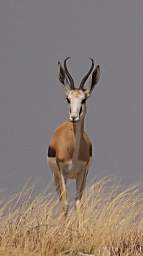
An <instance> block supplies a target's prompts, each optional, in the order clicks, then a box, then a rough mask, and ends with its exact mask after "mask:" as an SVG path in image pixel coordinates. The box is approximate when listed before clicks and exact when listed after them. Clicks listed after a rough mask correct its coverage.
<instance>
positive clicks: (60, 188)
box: [48, 159, 68, 216]
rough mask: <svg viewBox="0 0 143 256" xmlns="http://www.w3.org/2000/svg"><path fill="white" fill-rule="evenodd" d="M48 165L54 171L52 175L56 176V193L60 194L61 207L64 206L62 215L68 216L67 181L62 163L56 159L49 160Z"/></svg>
mask: <svg viewBox="0 0 143 256" xmlns="http://www.w3.org/2000/svg"><path fill="white" fill-rule="evenodd" d="M48 163H49V166H50V168H51V169H52V173H53V176H54V181H55V185H56V191H57V193H58V196H59V199H60V202H61V206H62V214H64V215H65V216H66V215H67V212H68V202H67V191H66V179H65V177H64V175H63V172H62V168H61V166H60V163H59V162H58V161H57V160H56V159H49V160H48Z"/></svg>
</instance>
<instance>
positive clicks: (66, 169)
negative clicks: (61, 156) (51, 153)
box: [61, 160, 87, 178]
mask: <svg viewBox="0 0 143 256" xmlns="http://www.w3.org/2000/svg"><path fill="white" fill-rule="evenodd" d="M86 164H87V162H85V161H79V160H78V161H77V162H76V163H74V162H73V161H72V160H69V161H67V162H65V163H62V164H61V165H62V166H61V167H62V170H63V174H64V176H65V177H67V178H76V176H77V175H78V174H79V173H80V172H81V171H82V170H84V169H85V168H86Z"/></svg>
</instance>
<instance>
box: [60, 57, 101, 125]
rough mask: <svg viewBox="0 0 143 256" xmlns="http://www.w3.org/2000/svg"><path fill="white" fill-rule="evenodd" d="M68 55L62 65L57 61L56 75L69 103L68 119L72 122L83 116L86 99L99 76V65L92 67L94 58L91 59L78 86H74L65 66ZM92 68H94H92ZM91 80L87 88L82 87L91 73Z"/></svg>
mask: <svg viewBox="0 0 143 256" xmlns="http://www.w3.org/2000/svg"><path fill="white" fill-rule="evenodd" d="M68 59H70V57H67V58H66V59H65V60H64V65H63V66H62V65H61V63H60V62H58V68H59V70H58V75H59V80H60V82H61V83H62V84H63V85H64V89H65V94H66V99H67V102H68V103H69V105H70V112H69V119H70V121H72V122H77V121H79V120H80V119H81V118H83V117H84V116H85V114H86V100H87V98H89V96H90V95H91V93H92V91H93V89H94V87H95V85H96V84H97V82H98V81H99V78H100V66H99V65H97V66H96V67H95V69H94V60H93V59H91V58H90V60H91V67H90V69H89V71H88V72H87V74H86V75H85V76H84V77H83V79H82V80H81V83H80V85H79V87H78V88H75V86H74V80H73V78H72V76H71V75H70V73H69V71H68V68H67V60H68ZM93 69H94V70H93ZM92 71H93V72H92ZM91 73H92V76H91V82H90V86H89V88H86V89H85V88H84V85H85V83H86V81H87V79H88V78H89V76H90V75H91Z"/></svg>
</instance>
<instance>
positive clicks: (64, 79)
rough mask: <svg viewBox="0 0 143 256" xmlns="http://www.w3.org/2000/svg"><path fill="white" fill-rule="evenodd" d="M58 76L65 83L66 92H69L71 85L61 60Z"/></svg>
mask: <svg viewBox="0 0 143 256" xmlns="http://www.w3.org/2000/svg"><path fill="white" fill-rule="evenodd" d="M58 77H59V80H60V82H61V83H62V84H63V85H64V89H65V92H66V94H68V93H69V91H70V86H69V84H68V80H67V77H66V74H65V70H64V68H63V67H62V65H61V63H60V62H58Z"/></svg>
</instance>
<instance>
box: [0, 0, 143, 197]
mask: <svg viewBox="0 0 143 256" xmlns="http://www.w3.org/2000/svg"><path fill="white" fill-rule="evenodd" d="M142 11H143V1H142V0H136V1H133V0H120V1H117V0H89V1H86V0H72V1H68V0H59V1H57V0H40V1H38V0H1V1H0V191H4V192H6V193H7V192H14V191H17V190H19V189H20V188H21V187H22V186H23V185H24V184H25V183H26V182H27V180H28V179H29V178H31V179H32V180H34V181H37V182H38V184H39V186H40V187H41V188H42V187H44V186H45V185H46V184H49V183H50V182H51V181H52V175H51V172H50V170H49V168H48V167H47V161H46V156H47V148H48V144H49V141H50V138H51V136H52V134H53V131H54V129H55V128H56V127H57V126H58V125H59V124H60V123H61V122H62V121H63V120H65V119H66V118H68V106H67V103H66V100H65V95H64V90H63V88H62V85H61V84H60V82H59V81H58V76H57V63H58V61H59V60H60V61H61V62H63V60H64V59H65V57H67V56H70V57H71V60H70V63H69V70H70V72H71V74H72V76H73V77H74V80H75V81H76V84H77V86H78V84H79V83H80V81H81V79H82V77H83V76H84V74H85V73H86V72H87V71H88V69H89V66H90V61H89V57H92V58H94V59H95V62H96V64H99V65H100V66H101V79H100V82H99V83H98V85H97V86H96V88H95V90H94V92H93V93H92V97H91V98H90V99H89V100H88V104H87V112H88V113H87V116H86V120H85V127H86V132H87V133H88V134H89V136H90V138H91V140H92V142H93V148H94V156H93V161H92V166H91V168H90V171H89V172H90V173H89V176H88V179H89V180H90V179H92V178H97V179H98V178H100V177H103V176H112V177H113V176H114V177H117V178H119V179H120V178H121V179H123V181H125V182H127V183H133V182H138V181H140V182H142V181H143V99H142V97H143V83H142V80H143V78H142V75H143V15H142Z"/></svg>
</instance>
